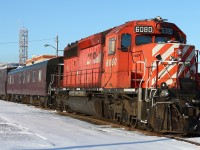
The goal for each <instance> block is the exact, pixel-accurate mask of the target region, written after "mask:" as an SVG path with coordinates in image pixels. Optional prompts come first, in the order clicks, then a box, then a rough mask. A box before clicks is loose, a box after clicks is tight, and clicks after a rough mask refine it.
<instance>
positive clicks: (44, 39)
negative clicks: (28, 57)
mask: <svg viewBox="0 0 200 150" xmlns="http://www.w3.org/2000/svg"><path fill="white" fill-rule="evenodd" d="M53 39H55V38H49V39H40V40H31V41H28V42H41V41H48V40H53ZM16 43H19V41H18V42H0V44H2V45H3V44H16Z"/></svg>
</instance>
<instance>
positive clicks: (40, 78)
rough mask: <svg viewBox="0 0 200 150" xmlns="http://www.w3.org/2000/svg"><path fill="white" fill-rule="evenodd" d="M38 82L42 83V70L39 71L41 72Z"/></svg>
mask: <svg viewBox="0 0 200 150" xmlns="http://www.w3.org/2000/svg"><path fill="white" fill-rule="evenodd" d="M38 81H39V82H41V81H42V70H39V72H38Z"/></svg>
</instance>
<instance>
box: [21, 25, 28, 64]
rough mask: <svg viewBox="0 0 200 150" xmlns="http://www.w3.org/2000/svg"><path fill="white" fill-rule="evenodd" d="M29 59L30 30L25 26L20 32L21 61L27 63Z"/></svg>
mask: <svg viewBox="0 0 200 150" xmlns="http://www.w3.org/2000/svg"><path fill="white" fill-rule="evenodd" d="M27 59H28V30H27V29H25V28H23V29H20V32H19V63H20V64H26V60H27Z"/></svg>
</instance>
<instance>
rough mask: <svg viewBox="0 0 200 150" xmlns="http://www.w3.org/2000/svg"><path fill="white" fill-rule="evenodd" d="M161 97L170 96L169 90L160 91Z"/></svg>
mask: <svg viewBox="0 0 200 150" xmlns="http://www.w3.org/2000/svg"><path fill="white" fill-rule="evenodd" d="M160 97H164V98H168V97H169V91H168V90H167V89H166V90H162V91H161V93H160Z"/></svg>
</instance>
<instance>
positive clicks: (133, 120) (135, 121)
mask: <svg viewBox="0 0 200 150" xmlns="http://www.w3.org/2000/svg"><path fill="white" fill-rule="evenodd" d="M137 124H138V120H137V118H135V117H134V118H132V119H131V127H132V128H136V127H137Z"/></svg>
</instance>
